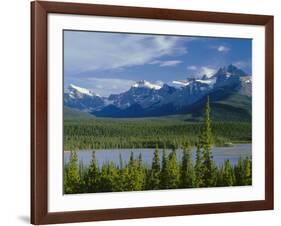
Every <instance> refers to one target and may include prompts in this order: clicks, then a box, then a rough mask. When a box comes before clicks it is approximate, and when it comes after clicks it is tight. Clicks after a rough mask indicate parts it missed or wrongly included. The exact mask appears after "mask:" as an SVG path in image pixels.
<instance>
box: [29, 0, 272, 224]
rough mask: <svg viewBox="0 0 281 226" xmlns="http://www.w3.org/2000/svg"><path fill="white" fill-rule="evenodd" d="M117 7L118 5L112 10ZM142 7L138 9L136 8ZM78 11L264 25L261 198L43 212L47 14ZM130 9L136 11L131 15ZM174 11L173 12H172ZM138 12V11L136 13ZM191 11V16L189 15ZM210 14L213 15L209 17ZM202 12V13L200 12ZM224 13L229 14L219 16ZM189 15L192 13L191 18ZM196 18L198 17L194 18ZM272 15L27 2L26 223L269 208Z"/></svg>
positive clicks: (45, 204) (45, 205) (45, 196)
mask: <svg viewBox="0 0 281 226" xmlns="http://www.w3.org/2000/svg"><path fill="white" fill-rule="evenodd" d="M116 9H120V11H118V10H117V11H116ZM142 10H143V11H142ZM48 13H63V14H71V13H73V14H81V15H104V16H110V15H111V16H120V17H129V18H151V19H163V18H164V19H169V15H170V13H171V14H172V15H171V18H170V19H171V20H189V21H202V22H208V21H209V22H214V23H224V22H222V21H224V20H225V21H226V22H225V23H238V24H256V25H263V26H265V40H266V41H265V42H266V45H265V46H266V49H265V55H266V56H265V66H266V67H265V77H266V78H265V79H266V83H265V86H266V87H265V88H266V94H265V95H266V103H265V107H266V112H265V113H266V119H265V123H266V125H265V126H266V128H265V129H266V138H265V139H266V147H265V149H266V155H265V162H266V166H265V177H266V178H265V200H257V201H246V202H237V203H235V202H229V203H212V204H198V205H183V206H162V207H141V208H129V209H108V210H101V211H97V210H90V211H76V212H56V213H48V179H47V175H48V104H47V102H48V78H47V75H48V72H47V51H48V49H47V38H48V37H47V26H48V25H47V22H48V21H47V14H48ZM135 13H136V14H137V15H136V16H135ZM177 13H179V15H177ZM142 15H144V16H143V17H142ZM191 15H192V16H191ZM210 15H218V17H216V18H215V19H214V18H213V17H210ZM201 16H202V17H201ZM225 16H229V17H230V18H228V17H225ZM191 17H193V18H191ZM200 18H201V19H200ZM273 134H274V131H273V16H263V15H247V14H244V15H243V14H241V18H239V14H231V13H216V12H200V11H188V10H174V9H172V10H171V9H155V8H154V9H153V8H141V7H126V6H112V5H93V4H79V3H59V2H46V1H45V2H42V1H35V2H32V3H31V223H32V224H53V223H70V222H86V221H100V220H118V219H119V220H120V219H136V218H147V217H163V216H182V215H191V214H208V213H223V212H237V211H239V212H242V211H254V210H255V211H257V210H270V209H273V206H274V200H273V198H274V194H273V190H274V188H273V185H274V183H273V179H274V178H273V140H274V137H273Z"/></svg>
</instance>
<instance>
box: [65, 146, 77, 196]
mask: <svg viewBox="0 0 281 226" xmlns="http://www.w3.org/2000/svg"><path fill="white" fill-rule="evenodd" d="M64 192H65V193H66V194H75V193H78V192H80V176H79V169H78V158H77V153H76V151H71V152H70V160H69V163H68V165H67V170H65V173H64Z"/></svg>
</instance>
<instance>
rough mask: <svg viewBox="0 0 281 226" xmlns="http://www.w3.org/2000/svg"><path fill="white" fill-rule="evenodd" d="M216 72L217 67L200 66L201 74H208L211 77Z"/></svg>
mask: <svg viewBox="0 0 281 226" xmlns="http://www.w3.org/2000/svg"><path fill="white" fill-rule="evenodd" d="M215 73H216V69H214V68H211V67H201V68H200V74H201V75H207V77H211V76H213V75H214V74H215Z"/></svg>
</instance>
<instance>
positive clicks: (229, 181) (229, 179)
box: [223, 160, 234, 186]
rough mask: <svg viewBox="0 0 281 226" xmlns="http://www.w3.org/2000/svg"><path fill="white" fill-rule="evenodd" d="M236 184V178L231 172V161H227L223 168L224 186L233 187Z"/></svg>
mask: <svg viewBox="0 0 281 226" xmlns="http://www.w3.org/2000/svg"><path fill="white" fill-rule="evenodd" d="M233 184H234V178H233V174H232V170H231V165H230V162H229V160H226V161H225V163H224V168H223V185H224V186H232V185H233Z"/></svg>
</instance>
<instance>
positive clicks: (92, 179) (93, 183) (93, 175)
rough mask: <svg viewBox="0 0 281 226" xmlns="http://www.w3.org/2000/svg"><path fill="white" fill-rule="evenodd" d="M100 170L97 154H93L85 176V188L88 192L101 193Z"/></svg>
mask: <svg viewBox="0 0 281 226" xmlns="http://www.w3.org/2000/svg"><path fill="white" fill-rule="evenodd" d="M99 179H100V170H99V167H98V164H97V159H96V152H95V151H93V152H92V159H91V163H90V165H89V168H88V172H87V174H86V176H85V186H86V187H87V191H88V192H97V191H99V182H100V181H99Z"/></svg>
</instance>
